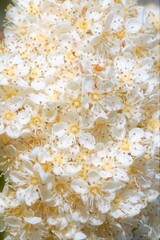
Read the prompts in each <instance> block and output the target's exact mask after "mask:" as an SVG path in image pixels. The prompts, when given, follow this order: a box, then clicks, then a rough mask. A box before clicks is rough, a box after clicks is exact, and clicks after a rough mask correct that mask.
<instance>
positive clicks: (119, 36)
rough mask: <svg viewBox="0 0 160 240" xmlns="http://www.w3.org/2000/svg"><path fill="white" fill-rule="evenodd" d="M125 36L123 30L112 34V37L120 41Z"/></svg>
mask: <svg viewBox="0 0 160 240" xmlns="http://www.w3.org/2000/svg"><path fill="white" fill-rule="evenodd" d="M125 36H126V32H125V31H124V30H122V31H119V32H116V33H114V37H116V38H118V39H119V40H122V39H123V38H124V37H125Z"/></svg>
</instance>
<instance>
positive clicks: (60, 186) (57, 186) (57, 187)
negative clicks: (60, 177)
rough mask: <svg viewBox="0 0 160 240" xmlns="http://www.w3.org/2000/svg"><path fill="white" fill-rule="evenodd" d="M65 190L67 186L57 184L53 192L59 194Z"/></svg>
mask: <svg viewBox="0 0 160 240" xmlns="http://www.w3.org/2000/svg"><path fill="white" fill-rule="evenodd" d="M66 189H67V186H66V184H65V183H57V185H56V186H55V190H56V191H57V192H60V193H64V192H65V191H66Z"/></svg>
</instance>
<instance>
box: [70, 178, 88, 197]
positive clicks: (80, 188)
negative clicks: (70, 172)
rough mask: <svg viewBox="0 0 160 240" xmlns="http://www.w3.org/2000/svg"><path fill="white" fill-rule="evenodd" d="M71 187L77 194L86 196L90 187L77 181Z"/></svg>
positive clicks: (83, 182) (81, 181)
mask: <svg viewBox="0 0 160 240" xmlns="http://www.w3.org/2000/svg"><path fill="white" fill-rule="evenodd" d="M71 187H72V188H73V190H74V191H75V192H76V193H80V194H84V193H86V192H87V191H88V185H87V183H86V182H85V181H83V180H80V179H76V180H74V181H73V182H72V184H71Z"/></svg>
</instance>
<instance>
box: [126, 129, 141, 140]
mask: <svg viewBox="0 0 160 240" xmlns="http://www.w3.org/2000/svg"><path fill="white" fill-rule="evenodd" d="M143 137H144V131H143V130H142V129H141V128H134V129H132V130H131V131H130V132H129V140H130V141H131V142H140V141H141V140H142V138H143Z"/></svg>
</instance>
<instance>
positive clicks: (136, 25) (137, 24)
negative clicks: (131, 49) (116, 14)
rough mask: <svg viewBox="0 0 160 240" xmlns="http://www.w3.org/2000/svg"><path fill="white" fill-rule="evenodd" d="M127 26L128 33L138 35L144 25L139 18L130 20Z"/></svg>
mask: <svg viewBox="0 0 160 240" xmlns="http://www.w3.org/2000/svg"><path fill="white" fill-rule="evenodd" d="M125 26H126V30H127V32H129V33H137V32H138V31H139V30H140V29H141V27H142V23H141V21H139V20H138V19H137V18H130V19H129V20H128V21H127V22H126V25H125Z"/></svg>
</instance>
